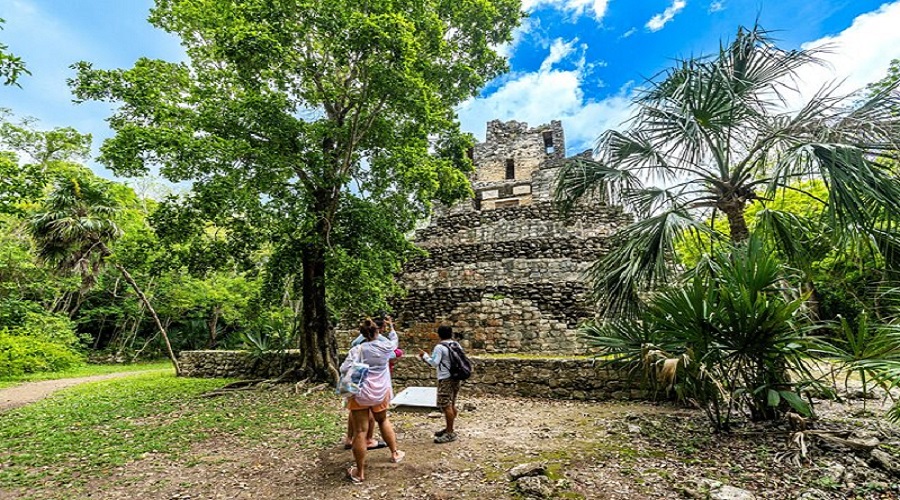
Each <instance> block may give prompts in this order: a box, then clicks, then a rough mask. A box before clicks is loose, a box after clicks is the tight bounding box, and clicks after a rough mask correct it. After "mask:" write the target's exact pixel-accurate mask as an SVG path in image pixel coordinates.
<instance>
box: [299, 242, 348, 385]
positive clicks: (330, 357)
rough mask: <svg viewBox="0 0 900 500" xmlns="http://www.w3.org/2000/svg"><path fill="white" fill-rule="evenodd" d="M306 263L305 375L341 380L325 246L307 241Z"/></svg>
mask: <svg viewBox="0 0 900 500" xmlns="http://www.w3.org/2000/svg"><path fill="white" fill-rule="evenodd" d="M301 261H302V263H303V280H302V286H303V306H302V307H303V318H302V325H301V330H300V350H301V352H302V354H301V359H302V365H301V371H302V372H303V376H305V377H309V378H310V379H312V380H315V381H322V382H337V379H338V376H339V375H338V370H337V366H338V364H337V341H336V340H335V338H334V332H333V331H332V329H331V324H330V322H329V320H328V309H327V306H326V303H325V248H324V246H323V245H322V244H321V243H319V242H318V241H317V242H312V243H307V244H305V245H304V247H303V255H302V257H301Z"/></svg>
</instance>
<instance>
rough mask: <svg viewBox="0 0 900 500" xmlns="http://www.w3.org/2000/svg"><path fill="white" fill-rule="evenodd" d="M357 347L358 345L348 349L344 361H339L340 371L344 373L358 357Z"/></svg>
mask: <svg viewBox="0 0 900 500" xmlns="http://www.w3.org/2000/svg"><path fill="white" fill-rule="evenodd" d="M359 349H360V347H359V346H356V347H353V348H351V349H350V352H348V353H347V357H346V358H344V362H343V363H341V373H346V372H347V370H349V369H350V365H352V364H353V363H354V362H356V360H357V359H359Z"/></svg>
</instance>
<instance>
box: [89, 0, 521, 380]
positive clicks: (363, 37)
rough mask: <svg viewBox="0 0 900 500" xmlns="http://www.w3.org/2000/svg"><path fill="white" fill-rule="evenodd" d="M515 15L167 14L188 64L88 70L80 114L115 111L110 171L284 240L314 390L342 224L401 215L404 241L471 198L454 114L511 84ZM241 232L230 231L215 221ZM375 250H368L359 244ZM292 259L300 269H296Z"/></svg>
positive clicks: (504, 10)
mask: <svg viewBox="0 0 900 500" xmlns="http://www.w3.org/2000/svg"><path fill="white" fill-rule="evenodd" d="M519 7H520V2H519V0H480V1H477V2H475V1H448V0H401V1H384V0H371V1H363V2H358V1H350V0H236V1H229V2H222V1H219V0H157V2H156V6H155V8H154V9H153V11H152V14H151V16H150V21H151V23H152V24H153V25H155V26H157V27H159V28H162V29H164V30H166V31H168V32H171V33H174V34H176V35H178V36H180V37H181V39H182V43H183V46H184V47H185V49H186V51H187V55H188V62H186V63H168V62H164V61H158V60H149V59H141V60H139V61H138V62H137V63H136V64H135V66H134V67H133V68H131V69H128V70H110V71H106V70H97V69H94V68H93V67H92V66H91V65H90V64H89V63H79V64H77V65H76V68H77V70H78V75H77V77H76V78H75V79H74V81H73V82H72V86H73V88H74V91H75V94H76V96H77V97H78V98H79V99H82V100H89V99H92V100H107V101H111V102H115V103H118V105H119V106H118V108H117V111H116V112H115V114H114V115H113V116H112V117H111V118H110V119H109V122H110V125H111V126H112V128H113V129H114V130H115V132H116V135H115V136H114V137H113V138H111V139H109V140H107V141H106V142H105V143H104V145H103V147H102V148H101V152H102V154H101V157H100V160H101V161H102V162H103V163H105V164H106V165H108V166H109V167H110V168H111V169H113V171H115V172H116V173H118V174H121V175H137V174H141V173H144V172H146V171H147V170H148V168H150V166H152V165H158V167H159V170H160V173H161V174H162V175H163V176H165V177H167V178H168V179H170V180H173V181H181V180H191V181H193V188H194V191H195V199H196V200H198V202H199V204H200V205H201V206H203V207H204V209H205V210H206V212H207V213H210V214H217V215H218V216H219V217H220V218H230V219H231V220H232V221H234V220H247V219H252V220H254V221H257V222H258V223H259V224H260V225H265V226H266V227H269V228H272V233H271V234H272V239H273V242H274V244H275V245H276V247H277V249H279V250H281V251H280V252H277V254H278V255H277V256H278V257H279V258H280V259H281V261H282V262H284V263H285V265H286V266H294V267H295V268H296V269H297V273H298V279H297V280H296V281H298V282H299V283H298V288H299V289H300V290H301V296H302V329H301V332H300V333H301V335H300V338H301V345H300V347H301V350H302V351H303V366H302V367H301V370H302V371H303V372H305V374H306V375H307V376H311V377H317V378H321V379H332V378H335V377H336V374H337V373H336V369H335V367H336V361H337V360H336V344H335V340H334V335H333V332H332V329H331V324H330V321H329V314H328V310H327V302H326V292H325V291H326V281H327V279H328V274H329V269H328V267H329V266H328V263H329V262H330V261H332V260H333V257H334V255H335V253H340V251H341V250H342V246H341V245H342V242H341V241H340V240H341V238H339V237H338V236H340V235H341V234H344V235H346V234H347V233H348V232H352V228H343V229H342V231H337V229H338V226H339V225H340V224H342V223H343V222H345V221H352V220H353V217H342V216H341V214H342V213H344V212H348V211H351V212H352V211H354V210H357V209H359V208H360V207H361V206H365V207H366V209H368V210H377V211H378V212H380V213H384V212H388V213H391V214H392V217H391V218H387V217H380V220H385V219H388V220H392V222H393V224H391V225H390V226H388V227H386V228H383V229H385V232H386V233H390V234H393V235H398V236H402V232H403V231H404V230H407V229H409V228H410V227H411V226H412V223H413V221H414V220H415V219H416V218H417V217H420V216H422V215H425V214H426V213H427V212H428V210H429V208H430V201H431V200H432V199H439V200H442V201H447V202H450V201H453V200H456V199H459V198H461V197H463V196H467V195H468V194H469V193H470V191H469V188H468V184H467V182H466V176H465V172H466V171H467V170H469V169H471V162H470V161H469V160H468V159H467V156H466V149H467V148H468V147H469V146H470V145H471V141H472V140H471V138H470V137H469V136H466V135H464V134H461V133H460V131H459V126H458V122H457V119H456V115H455V112H454V106H456V105H458V104H459V103H461V102H462V101H463V100H465V99H468V98H471V97H472V96H475V95H476V94H477V92H478V91H479V89H480V88H481V87H482V86H483V85H484V83H485V82H487V81H488V80H489V79H491V78H493V77H495V76H497V75H498V74H500V73H501V72H503V71H504V70H505V69H506V62H505V60H504V59H503V58H502V57H501V56H500V55H499V54H497V52H496V51H495V50H494V48H495V47H496V46H497V45H499V44H501V43H504V42H506V41H508V40H510V37H511V31H512V29H513V28H514V27H515V26H517V25H518V23H519V21H520V17H521V14H520V12H519ZM215 222H216V223H217V224H219V223H220V224H221V225H222V226H223V227H228V225H229V221H224V220H221V221H215ZM357 237H363V238H364V237H365V235H357ZM286 257H290V258H286Z"/></svg>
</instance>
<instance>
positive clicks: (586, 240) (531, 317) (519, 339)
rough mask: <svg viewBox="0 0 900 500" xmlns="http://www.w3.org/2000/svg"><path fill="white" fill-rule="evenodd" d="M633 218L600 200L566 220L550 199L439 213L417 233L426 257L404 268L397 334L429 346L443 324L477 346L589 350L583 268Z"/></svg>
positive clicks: (397, 303)
mask: <svg viewBox="0 0 900 500" xmlns="http://www.w3.org/2000/svg"><path fill="white" fill-rule="evenodd" d="M630 221H631V218H630V216H629V215H628V214H625V213H624V212H623V211H622V210H621V209H620V208H618V207H609V206H605V205H602V204H598V205H596V206H594V207H593V209H592V210H587V209H580V210H576V211H575V212H574V213H573V214H571V216H570V217H567V218H562V217H561V215H560V214H559V213H558V211H557V210H556V209H554V208H553V206H552V205H551V204H550V203H549V202H542V203H536V204H533V205H530V206H520V207H514V208H506V209H498V210H481V211H471V212H461V213H455V214H448V215H444V216H442V217H436V218H435V219H433V220H432V222H431V224H430V225H429V226H427V227H425V228H423V229H420V230H419V231H417V232H416V237H415V241H416V244H417V245H419V246H421V247H422V248H424V249H425V250H426V251H428V255H427V256H423V257H419V258H416V259H414V260H411V261H410V262H408V263H407V264H406V265H405V266H404V272H403V274H402V275H401V276H400V279H399V281H400V282H401V284H402V285H403V286H404V287H405V288H406V290H407V295H406V296H405V297H403V298H400V299H397V300H395V301H394V302H393V304H392V305H393V307H394V310H395V312H396V314H395V317H396V318H397V320H398V330H399V331H400V333H401V336H403V337H404V338H405V340H404V342H406V343H407V344H408V345H410V346H412V347H419V346H427V345H428V344H430V343H432V342H433V341H434V340H435V339H436V337H435V333H434V332H435V330H436V329H437V326H438V325H439V324H448V325H451V326H453V327H454V331H455V332H457V333H458V334H461V335H462V339H461V343H462V344H463V346H464V347H465V348H467V349H470V350H472V351H473V352H476V353H479V352H485V353H500V352H526V353H543V354H572V353H584V352H586V351H587V346H586V345H585V344H584V343H583V342H582V341H581V340H580V339H579V336H578V331H577V326H578V323H579V322H580V321H582V320H584V319H587V318H591V317H592V313H591V307H590V305H589V304H588V303H587V301H586V292H587V288H586V285H585V282H584V272H585V271H586V270H587V269H588V268H589V267H590V265H591V262H593V260H594V259H596V258H597V257H599V256H600V255H603V254H604V253H605V252H606V251H607V250H608V249H609V247H610V244H611V237H612V235H613V234H614V233H615V232H616V231H617V230H618V229H619V228H620V227H622V226H624V225H625V224H627V223H629V222H630Z"/></svg>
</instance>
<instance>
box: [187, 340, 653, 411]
mask: <svg viewBox="0 0 900 500" xmlns="http://www.w3.org/2000/svg"><path fill="white" fill-rule="evenodd" d="M299 360H300V357H299V353H298V352H296V351H288V352H286V353H282V354H276V353H268V354H265V355H263V356H262V357H254V356H252V355H250V354H249V353H247V352H244V351H182V352H181V354H180V363H181V368H182V375H183V376H185V377H202V378H243V379H256V378H274V377H277V376H278V375H280V374H281V373H283V372H284V370H285V369H286V368H287V367H288V366H289V363H298V362H299ZM397 361H398V362H397V365H396V366H395V367H394V376H393V381H394V391H395V392H399V391H400V390H402V389H403V388H405V387H410V386H426V387H429V386H434V385H435V371H434V369H433V368H431V367H430V366H428V365H426V364H425V363H424V362H422V360H420V359H418V358H416V357H415V356H413V355H410V356H404V357H403V358H400V359H399V360H397ZM472 364H473V374H472V378H471V379H470V380H468V381H466V382H465V383H464V385H463V388H462V398H463V399H465V395H466V393H480V394H491V395H499V396H523V397H539V398H550V399H578V400H607V399H649V398H650V397H651V396H652V394H650V393H648V391H647V390H646V389H644V388H643V387H642V385H641V384H640V382H639V381H638V380H635V379H634V378H633V377H631V376H630V375H629V374H628V373H626V372H622V371H618V370H614V369H611V368H606V367H603V366H602V364H601V363H599V362H594V361H593V360H591V359H536V358H532V359H522V358H484V357H481V358H479V357H477V356H473V357H472Z"/></svg>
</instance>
